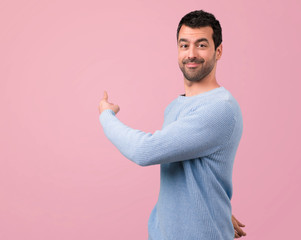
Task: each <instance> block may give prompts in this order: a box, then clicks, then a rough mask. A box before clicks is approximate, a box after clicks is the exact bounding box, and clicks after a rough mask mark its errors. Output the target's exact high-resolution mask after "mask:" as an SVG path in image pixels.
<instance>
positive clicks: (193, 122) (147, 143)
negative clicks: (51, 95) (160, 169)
mask: <svg viewBox="0 0 301 240" xmlns="http://www.w3.org/2000/svg"><path fill="white" fill-rule="evenodd" d="M115 115H116V113H115V112H114V111H113V110H112V109H105V110H103V111H102V112H101V114H100V116H99V120H100V122H101V124H102V126H103V130H104V133H105V135H106V136H107V138H108V139H109V140H110V141H111V142H112V143H113V144H114V145H115V146H116V147H117V148H118V150H119V151H120V152H121V153H122V154H123V155H124V156H125V157H126V158H128V159H130V160H131V161H133V162H135V163H136V164H138V165H141V166H148V165H153V164H161V163H169V162H177V161H184V160H189V159H194V158H199V157H203V156H207V155H209V154H211V153H214V152H215V151H217V150H218V149H219V148H220V146H222V145H223V144H226V143H227V142H228V140H229V139H230V137H231V134H232V132H233V129H234V126H235V118H234V115H233V111H232V109H231V106H230V105H229V104H228V103H227V102H219V103H214V104H212V105H210V106H205V107H200V108H198V109H196V110H195V111H191V112H190V113H188V114H187V115H186V116H185V117H183V118H180V119H178V120H176V121H174V122H172V123H171V124H169V125H168V126H166V127H165V128H163V129H162V130H157V131H155V132H154V134H151V133H146V132H143V131H140V130H136V129H133V128H130V127H129V126H127V125H125V124H123V123H122V122H121V121H120V120H119V119H118V118H117V117H116V116H115Z"/></svg>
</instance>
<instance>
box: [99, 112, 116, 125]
mask: <svg viewBox="0 0 301 240" xmlns="http://www.w3.org/2000/svg"><path fill="white" fill-rule="evenodd" d="M115 115H116V114H115V112H114V111H113V110H112V109H106V110H103V111H102V112H101V114H100V115H99V121H100V123H101V124H102V125H103V124H104V123H105V122H106V121H108V120H110V119H111V118H112V117H114V116H115Z"/></svg>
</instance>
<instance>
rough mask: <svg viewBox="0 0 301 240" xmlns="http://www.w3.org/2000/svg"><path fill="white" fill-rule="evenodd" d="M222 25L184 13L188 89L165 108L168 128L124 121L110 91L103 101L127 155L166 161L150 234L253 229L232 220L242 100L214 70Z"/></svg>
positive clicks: (180, 236)
mask: <svg viewBox="0 0 301 240" xmlns="http://www.w3.org/2000/svg"><path fill="white" fill-rule="evenodd" d="M221 32H222V30H221V26H220V24H219V21H218V20H216V19H215V17H214V16H213V15H212V14H210V13H207V12H204V11H202V10H200V11H194V12H191V13H188V14H187V15H185V16H184V17H183V18H182V19H181V21H180V23H179V25H178V29H177V44H178V62H179V67H180V69H181V71H182V72H183V75H184V87H185V94H183V95H179V96H178V97H177V98H176V99H175V100H173V101H172V102H171V103H170V104H169V105H168V106H167V107H166V109H165V112H164V124H163V127H162V130H157V131H155V132H154V134H151V133H145V132H142V131H139V130H136V129H132V128H130V127H128V126H126V125H125V124H123V123H122V122H121V121H120V120H119V119H118V118H117V117H116V114H117V113H118V111H119V106H118V105H116V104H113V103H109V102H108V95H107V92H106V91H105V92H104V98H103V99H102V100H101V102H100V104H99V112H100V116H99V120H100V122H101V124H102V126H103V130H104V133H105V135H106V136H107V137H108V139H109V140H110V141H111V142H112V143H113V144H114V145H115V146H116V147H117V148H118V149H119V151H120V152H121V153H122V154H123V155H124V156H125V157H126V158H128V159H130V160H131V161H133V162H135V163H137V164H139V165H141V166H148V165H153V164H160V170H161V175H160V176H161V179H160V193H159V198H158V201H157V203H156V205H155V207H154V209H153V210H152V213H151V215H150V218H149V222H148V231H149V240H161V239H164V240H165V239H167V240H200V239H201V240H202V239H204V240H210V239H212V240H219V239H221V240H222V239H223V240H227V239H233V237H234V236H235V237H236V238H238V237H241V236H244V235H246V234H245V233H244V232H243V231H242V229H241V228H240V227H243V226H244V225H243V224H241V223H240V222H239V221H238V220H236V219H235V217H234V216H232V219H231V215H232V208H231V203H230V200H231V198H232V169H233V163H234V158H235V154H236V150H237V148H238V145H239V142H240V139H241V136H242V130H243V122H242V116H241V111H240V107H239V105H238V103H237V101H236V100H235V99H234V97H233V96H232V95H231V93H230V92H229V91H228V90H226V89H225V88H224V87H222V86H220V85H219V84H218V83H217V81H216V77H215V73H216V66H217V61H218V60H219V59H220V58H221V55H222V44H221V43H222V34H221ZM231 220H232V222H231ZM233 227H234V228H233Z"/></svg>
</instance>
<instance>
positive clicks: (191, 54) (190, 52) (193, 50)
mask: <svg viewBox="0 0 301 240" xmlns="http://www.w3.org/2000/svg"><path fill="white" fill-rule="evenodd" d="M196 57H197V51H196V48H195V47H194V46H191V47H190V48H189V49H188V58H189V59H193V58H196Z"/></svg>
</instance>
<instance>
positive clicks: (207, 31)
mask: <svg viewBox="0 0 301 240" xmlns="http://www.w3.org/2000/svg"><path fill="white" fill-rule="evenodd" d="M212 34H213V29H212V28H211V27H210V26H206V27H200V28H191V27H188V26H186V25H183V26H182V27H181V29H180V32H179V40H180V39H187V40H188V41H194V40H197V39H200V38H207V39H208V40H209V41H211V40H212V41H213V39H212Z"/></svg>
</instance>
